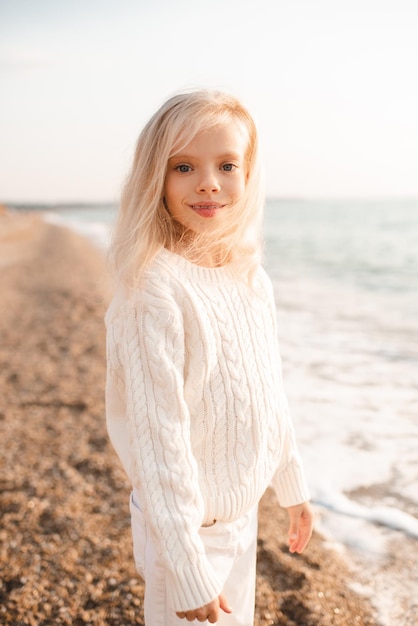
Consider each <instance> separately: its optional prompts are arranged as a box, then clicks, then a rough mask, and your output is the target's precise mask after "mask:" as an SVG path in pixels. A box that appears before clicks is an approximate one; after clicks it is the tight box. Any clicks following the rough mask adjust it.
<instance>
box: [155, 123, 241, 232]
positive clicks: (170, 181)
mask: <svg viewBox="0 0 418 626" xmlns="http://www.w3.org/2000/svg"><path fill="white" fill-rule="evenodd" d="M247 146H248V136H247V133H246V131H245V130H244V129H243V128H242V127H241V125H240V124H239V123H238V122H232V123H231V124H228V125H222V126H216V127H214V128H211V129H210V130H206V131H202V132H201V133H199V134H197V135H196V137H195V138H194V139H193V140H192V141H191V142H190V143H189V144H188V145H187V146H186V147H185V148H184V149H182V150H181V151H180V152H179V153H177V154H175V155H174V156H172V157H171V158H170V159H169V161H168V167H167V174H166V178H165V184H164V198H165V202H166V206H167V208H168V210H169V212H170V214H171V215H172V216H173V217H174V219H175V220H177V222H180V224H182V225H183V226H184V227H185V228H188V229H190V230H192V231H193V232H196V233H203V232H208V229H210V228H211V226H215V227H216V228H217V227H219V226H222V222H223V220H225V218H226V216H227V213H228V208H230V207H232V206H233V205H234V204H236V203H237V202H238V201H239V200H240V199H241V198H242V196H243V194H244V191H245V186H246V180H247V171H246V160H245V156H246V151H247Z"/></svg>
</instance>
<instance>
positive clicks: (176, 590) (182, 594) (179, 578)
mask: <svg viewBox="0 0 418 626" xmlns="http://www.w3.org/2000/svg"><path fill="white" fill-rule="evenodd" d="M168 577H169V584H168V585H167V595H168V601H169V603H170V605H171V606H172V607H173V608H174V610H175V611H176V612H180V611H192V610H194V609H198V608H200V607H202V606H204V605H205V604H209V602H212V600H214V599H215V598H217V597H218V596H219V594H220V593H221V591H222V584H221V583H220V581H219V580H218V578H217V576H216V574H215V572H214V570H213V568H212V566H211V565H210V563H209V562H208V560H207V558H206V557H205V556H204V555H202V556H201V558H199V560H198V561H197V562H195V563H191V562H188V563H184V564H183V565H182V566H180V565H179V566H178V567H177V568H176V570H175V571H174V572H168Z"/></svg>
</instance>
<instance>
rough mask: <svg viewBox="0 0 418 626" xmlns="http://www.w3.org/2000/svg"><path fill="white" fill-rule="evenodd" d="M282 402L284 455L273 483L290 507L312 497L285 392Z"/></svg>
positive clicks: (282, 502) (279, 499)
mask: <svg viewBox="0 0 418 626" xmlns="http://www.w3.org/2000/svg"><path fill="white" fill-rule="evenodd" d="M280 404H281V407H280V409H281V412H282V416H283V422H284V427H283V430H282V437H283V441H282V456H281V462H280V465H279V467H278V468H277V470H276V472H275V474H274V476H273V479H272V483H271V484H272V487H273V489H274V491H275V493H276V496H277V499H278V501H279V503H280V505H281V506H283V507H289V506H294V505H296V504H301V503H302V502H306V501H307V500H309V499H310V493H309V489H308V485H307V483H306V479H305V475H304V471H303V466H302V461H301V458H300V454H299V450H298V448H297V443H296V437H295V431H294V428H293V424H292V420H291V416H290V411H289V407H288V403H287V397H286V395H285V393H284V392H282V394H281V402H280Z"/></svg>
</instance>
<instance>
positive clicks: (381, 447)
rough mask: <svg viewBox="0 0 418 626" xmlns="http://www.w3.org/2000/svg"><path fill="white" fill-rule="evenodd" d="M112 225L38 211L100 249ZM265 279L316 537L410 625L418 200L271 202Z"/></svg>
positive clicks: (64, 211) (79, 213)
mask: <svg viewBox="0 0 418 626" xmlns="http://www.w3.org/2000/svg"><path fill="white" fill-rule="evenodd" d="M115 215H116V207H115V206H113V205H85V206H84V205H73V206H71V205H66V206H55V207H44V216H45V219H46V220H48V221H50V222H54V223H59V224H63V225H66V226H69V227H70V228H72V229H74V230H77V231H78V232H80V233H81V234H83V235H84V236H86V237H89V238H90V239H91V240H92V241H93V242H94V244H95V245H97V246H100V247H101V248H102V249H103V250H105V249H106V247H107V246H108V243H109V233H110V230H111V227H112V224H113V222H114V219H115ZM265 266H266V269H267V271H268V273H269V275H270V277H271V279H272V281H273V284H274V288H275V294H276V302H277V316H278V332H279V339H280V343H281V353H282V362H283V363H282V366H283V372H284V380H285V386H286V391H287V395H288V398H289V403H290V406H291V410H292V414H293V420H294V423H295V428H296V432H297V438H298V442H299V447H300V450H301V455H302V457H303V460H304V464H305V468H306V473H307V477H308V481H309V485H310V489H311V494H312V502H313V505H314V508H315V513H316V527H317V529H318V530H319V531H320V532H321V533H322V534H323V535H324V536H325V538H326V545H327V547H328V548H329V550H337V551H338V552H339V553H341V554H342V555H343V556H344V557H345V558H346V560H347V562H349V563H350V565H351V567H353V571H354V572H355V581H356V582H355V583H354V587H355V590H356V591H358V592H359V593H361V594H364V595H366V596H368V597H369V598H370V599H371V601H372V603H373V605H374V606H375V608H376V611H377V616H378V618H379V620H380V622H381V624H382V626H394V625H396V626H410V625H411V626H412V625H415V626H416V625H417V624H418V595H417V589H418V198H416V199H414V198H412V199H383V200H371V199H369V200H329V199H328V200H308V199H269V200H268V201H267V203H266V210H265Z"/></svg>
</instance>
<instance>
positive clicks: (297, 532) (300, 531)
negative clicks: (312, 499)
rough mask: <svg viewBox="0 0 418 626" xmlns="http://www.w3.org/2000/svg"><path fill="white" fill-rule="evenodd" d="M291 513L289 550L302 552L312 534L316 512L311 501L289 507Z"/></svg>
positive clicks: (289, 513)
mask: <svg viewBox="0 0 418 626" xmlns="http://www.w3.org/2000/svg"><path fill="white" fill-rule="evenodd" d="M287 512H288V515H289V550H290V552H297V553H298V554H300V553H301V552H303V550H304V549H305V548H306V546H307V545H308V543H309V540H310V538H311V536H312V530H313V520H314V514H313V511H312V508H311V505H310V504H309V502H303V503H302V504H297V505H296V506H289V507H288V508H287Z"/></svg>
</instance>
